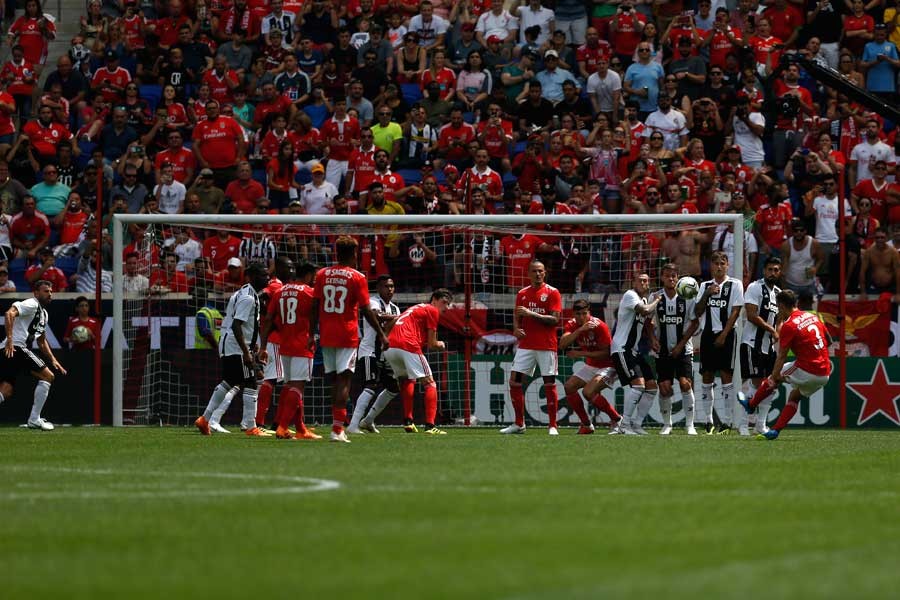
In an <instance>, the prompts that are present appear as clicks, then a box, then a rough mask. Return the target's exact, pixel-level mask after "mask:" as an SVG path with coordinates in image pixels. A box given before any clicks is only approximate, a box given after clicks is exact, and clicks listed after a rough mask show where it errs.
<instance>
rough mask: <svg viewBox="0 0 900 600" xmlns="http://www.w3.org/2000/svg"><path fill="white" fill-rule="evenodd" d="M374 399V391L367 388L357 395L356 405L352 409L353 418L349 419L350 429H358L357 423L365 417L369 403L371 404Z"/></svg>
mask: <svg viewBox="0 0 900 600" xmlns="http://www.w3.org/2000/svg"><path fill="white" fill-rule="evenodd" d="M374 397H375V391H374V390H372V389H369V388H365V389H364V390H363V391H361V392H360V393H359V398H357V399H356V405H355V406H354V407H353V416H352V417H350V427H351V428H354V427H359V422H360V421H362V418H363V417H364V416H366V411H367V410H369V403H370V402H372V398H374Z"/></svg>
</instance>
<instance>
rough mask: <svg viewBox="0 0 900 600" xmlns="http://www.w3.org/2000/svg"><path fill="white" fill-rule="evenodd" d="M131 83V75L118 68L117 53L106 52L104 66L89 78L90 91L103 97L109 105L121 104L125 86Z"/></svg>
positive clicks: (112, 51)
mask: <svg viewBox="0 0 900 600" xmlns="http://www.w3.org/2000/svg"><path fill="white" fill-rule="evenodd" d="M130 81H131V73H129V72H128V70H127V69H123V68H122V67H120V66H119V53H118V52H116V51H115V50H107V51H106V66H105V67H103V68H102V69H97V71H96V72H94V76H93V77H92V78H91V90H93V91H94V92H95V93H99V94H100V95H101V96H103V99H104V100H106V101H107V102H109V103H111V104H116V103H117V102H122V101H123V100H124V98H125V86H126V85H128V83H129V82H130Z"/></svg>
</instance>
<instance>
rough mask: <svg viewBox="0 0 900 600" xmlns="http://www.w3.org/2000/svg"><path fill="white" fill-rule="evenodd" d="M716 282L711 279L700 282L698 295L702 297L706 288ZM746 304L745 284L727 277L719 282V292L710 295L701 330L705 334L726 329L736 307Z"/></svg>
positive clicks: (716, 332)
mask: <svg viewBox="0 0 900 600" xmlns="http://www.w3.org/2000/svg"><path fill="white" fill-rule="evenodd" d="M713 283H715V280H712V279H710V280H709V281H704V282H703V283H702V284H700V293H699V294H698V297H702V296H703V294H705V293H706V288H708V287H709V286H711V285H712V284H713ZM743 305H744V284H743V283H741V281H740V280H738V279H735V278H734V277H726V278H725V280H724V281H723V282H722V283H720V284H719V293H718V294H714V295H712V296H710V297H709V301H708V303H707V305H706V310H705V311H704V312H703V315H701V317H700V331H702V332H703V333H705V334H719V333H722V330H723V329H725V324H726V323H727V322H728V317H729V316H731V311H732V310H734V308H735V307H740V306H743Z"/></svg>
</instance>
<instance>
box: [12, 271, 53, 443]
mask: <svg viewBox="0 0 900 600" xmlns="http://www.w3.org/2000/svg"><path fill="white" fill-rule="evenodd" d="M52 299H53V284H51V283H50V282H49V281H47V280H45V279H41V280H39V281H38V282H36V283H35V284H34V297H33V298H28V299H27V300H20V301H19V302H13V305H12V306H10V307H9V310H7V311H6V332H7V336H6V341H4V342H3V347H4V348H5V352H4V353H3V361H2V363H0V404H3V401H4V400H6V398H11V397H12V395H13V385H14V384H15V382H16V377H18V376H19V375H26V374H30V375H31V376H33V377H34V378H36V379H37V380H38V381H37V385H36V386H35V387H34V404H32V406H31V415H29V417H28V427H29V428H30V429H40V430H42V431H52V430H53V423H51V422H50V421H47V420H45V419H43V418H42V417H41V410H42V409H43V408H44V403H45V402H46V401H47V396H48V395H49V394H50V386H51V385H52V384H53V380H54V379H55V378H56V376H55V375H54V374H53V371H57V372H58V373H59V374H60V375H65V374H66V370H65V369H63V367H62V365H61V364H59V361H58V360H56V357H55V356H53V351H52V350H51V349H50V344H48V343H47V336H46V331H47V307H48V306H50V301H51V300H52ZM35 339H37V343H38V348H39V349H40V351H41V352H42V353H43V355H44V356H45V357H46V358H48V359H49V360H50V366H49V367H48V366H47V364H46V363H45V362H44V361H43V360H41V358H40V357H39V356H37V355H36V354H35V353H34V352H32V351H31V344H32V342H34V340H35ZM51 369H53V371H51Z"/></svg>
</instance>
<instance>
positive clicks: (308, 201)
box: [300, 164, 338, 215]
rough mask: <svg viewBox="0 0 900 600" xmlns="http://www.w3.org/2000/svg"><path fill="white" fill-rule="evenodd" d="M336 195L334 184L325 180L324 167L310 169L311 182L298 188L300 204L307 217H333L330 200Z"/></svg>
mask: <svg viewBox="0 0 900 600" xmlns="http://www.w3.org/2000/svg"><path fill="white" fill-rule="evenodd" d="M337 195H338V189H337V188H336V187H334V184H333V183H331V182H329V181H326V180H325V167H323V166H322V165H321V164H317V165H315V166H314V167H313V168H312V181H311V182H309V183H307V184H306V185H304V186H303V187H302V188H300V203H301V204H302V205H303V210H305V211H306V214H308V215H333V214H334V204H333V203H332V200H334V198H335V197H336V196H337Z"/></svg>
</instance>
